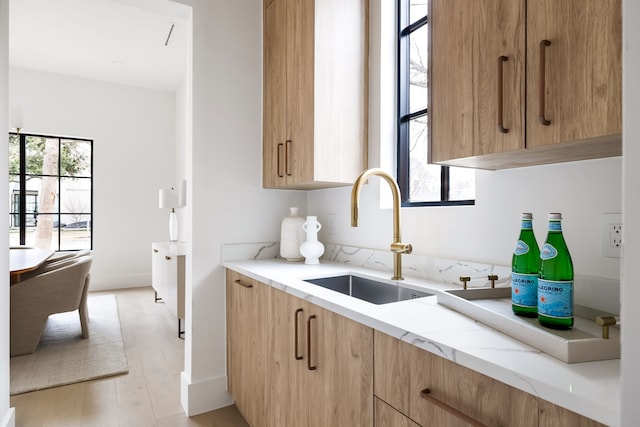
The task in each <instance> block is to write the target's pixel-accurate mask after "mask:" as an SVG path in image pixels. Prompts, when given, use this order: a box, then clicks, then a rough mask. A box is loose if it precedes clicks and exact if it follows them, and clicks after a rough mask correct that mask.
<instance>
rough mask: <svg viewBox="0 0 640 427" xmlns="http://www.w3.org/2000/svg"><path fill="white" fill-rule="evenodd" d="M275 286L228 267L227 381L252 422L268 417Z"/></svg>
mask: <svg viewBox="0 0 640 427" xmlns="http://www.w3.org/2000/svg"><path fill="white" fill-rule="evenodd" d="M270 293H271V288H269V287H268V286H264V285H262V284H260V283H259V282H257V281H255V280H253V279H250V278H248V277H245V276H242V275H240V274H238V273H235V272H232V271H230V270H227V382H228V385H227V387H228V390H229V393H231V395H232V396H233V397H234V399H235V401H236V406H237V408H238V410H239V411H240V413H241V414H242V415H243V416H244V418H245V419H246V420H247V422H248V423H249V424H250V425H252V426H259V425H263V424H261V423H262V420H264V419H265V418H266V417H267V412H268V406H267V397H268V395H267V384H268V382H267V380H268V377H267V374H268V372H269V366H268V365H267V361H266V359H265V358H264V355H265V354H266V353H267V345H268V336H267V333H268V331H267V322H266V320H267V315H268V313H267V308H268V306H265V305H264V301H268V300H269V295H270Z"/></svg>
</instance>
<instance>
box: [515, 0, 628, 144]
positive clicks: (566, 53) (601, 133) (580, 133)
mask: <svg viewBox="0 0 640 427" xmlns="http://www.w3.org/2000/svg"><path fill="white" fill-rule="evenodd" d="M527 4H528V8H527V147H528V148H531V147H538V146H542V145H549V144H558V143H561V142H567V141H577V140H584V139H590V138H603V137H606V136H610V135H613V134H620V133H621V131H622V97H621V88H622V65H621V64H622V62H621V57H622V30H621V28H622V13H621V1H620V0H529V1H528V3H527ZM543 40H548V41H549V42H551V44H550V45H548V46H544V47H540V43H541V41H543ZM543 58H544V62H545V64H544V65H545V66H544V68H541V61H542V59H543ZM543 77H544V86H543V84H542V83H543ZM541 94H542V95H544V96H543V97H541ZM540 116H544V119H545V120H547V121H548V122H549V123H548V125H543V124H542V123H541V120H540Z"/></svg>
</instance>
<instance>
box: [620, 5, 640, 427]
mask: <svg viewBox="0 0 640 427" xmlns="http://www.w3.org/2000/svg"><path fill="white" fill-rule="evenodd" d="M622 6H623V10H622V17H623V22H622V27H623V31H624V32H623V49H622V55H623V56H622V59H623V80H622V86H623V88H624V90H623V92H622V93H623V96H622V100H623V104H622V105H623V107H622V109H623V117H622V124H623V138H622V142H623V154H624V158H623V162H622V168H623V177H624V178H623V182H622V184H623V188H624V190H623V214H624V218H623V219H624V228H623V236H622V238H623V249H622V250H623V263H622V290H621V299H622V373H623V379H622V391H621V392H620V396H622V425H623V426H625V427H626V426H635V425H638V420H639V419H640V406H639V405H638V399H637V396H638V393H639V392H640V365H639V364H638V360H640V340H638V331H639V330H640V317H639V316H637V311H636V310H637V306H638V302H639V301H640V286H638V264H639V262H640V223H639V222H638V218H640V193H639V190H638V184H639V183H640V168H638V164H639V163H640V146H639V145H638V140H639V139H640V121H639V120H638V111H640V82H639V81H638V75H640V28H639V27H638V25H637V22H638V20H640V3H639V2H637V1H635V0H624V1H623V4H622Z"/></svg>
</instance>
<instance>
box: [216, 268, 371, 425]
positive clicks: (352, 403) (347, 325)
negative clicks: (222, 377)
mask: <svg viewBox="0 0 640 427" xmlns="http://www.w3.org/2000/svg"><path fill="white" fill-rule="evenodd" d="M236 280H240V282H241V283H250V284H251V285H253V287H252V288H245V287H242V286H239V287H234V285H236V286H237V285H238V283H236V282H235V281H236ZM251 291H257V292H255V293H253V294H251ZM227 292H228V294H227V310H228V311H227V319H228V320H227V334H228V336H227V345H228V347H227V349H228V351H227V358H228V376H229V380H228V381H229V392H230V393H231V395H232V396H233V398H234V399H235V401H236V406H237V408H238V410H239V411H240V413H241V414H242V415H243V416H244V417H245V419H246V420H247V422H248V423H249V424H250V425H251V426H253V427H261V426H273V427H288V426H291V427H297V426H309V427H314V426H317V427H326V426H350V427H351V426H355V427H358V426H362V427H371V426H373V330H372V329H371V328H369V327H366V326H364V325H362V324H360V323H358V322H354V321H352V320H349V319H347V318H345V317H343V316H340V315H338V314H335V313H333V312H331V311H328V310H325V309H322V308H320V307H317V306H315V305H313V304H310V303H308V302H306V301H304V300H302V299H299V298H296V297H294V296H291V295H289V294H287V293H285V292H283V291H279V290H277V289H274V288H271V287H269V286H267V285H265V284H262V283H260V282H256V281H253V280H251V279H249V278H246V277H244V276H242V275H238V274H237V273H233V272H232V271H230V270H227ZM242 299H244V301H241V300H242ZM244 310H247V311H244ZM249 310H250V311H249Z"/></svg>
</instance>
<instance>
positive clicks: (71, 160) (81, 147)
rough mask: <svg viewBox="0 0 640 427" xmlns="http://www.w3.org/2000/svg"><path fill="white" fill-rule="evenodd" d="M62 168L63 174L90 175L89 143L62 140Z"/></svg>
mask: <svg viewBox="0 0 640 427" xmlns="http://www.w3.org/2000/svg"><path fill="white" fill-rule="evenodd" d="M60 148H61V150H62V170H61V171H60V174H61V175H64V176H85V177H89V176H91V143H90V142H88V141H74V140H62V142H61V145H60Z"/></svg>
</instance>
